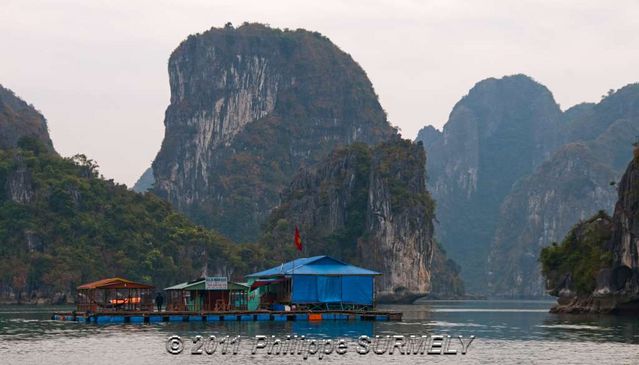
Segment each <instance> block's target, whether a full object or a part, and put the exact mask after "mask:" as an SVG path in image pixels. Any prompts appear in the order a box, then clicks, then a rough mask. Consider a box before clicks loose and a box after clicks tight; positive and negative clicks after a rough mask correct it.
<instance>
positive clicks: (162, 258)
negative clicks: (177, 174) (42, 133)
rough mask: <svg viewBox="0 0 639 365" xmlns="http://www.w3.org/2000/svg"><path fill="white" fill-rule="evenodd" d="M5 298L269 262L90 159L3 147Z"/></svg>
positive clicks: (0, 242)
mask: <svg viewBox="0 0 639 365" xmlns="http://www.w3.org/2000/svg"><path fill="white" fill-rule="evenodd" d="M0 187H4V189H0V257H2V260H0V294H2V296H3V297H4V298H5V299H6V298H14V300H16V301H31V300H33V299H36V298H44V297H48V298H54V297H57V298H59V299H61V298H62V296H64V295H67V294H69V293H72V292H73V289H74V288H75V286H77V285H78V284H80V283H82V282H86V281H90V280H95V279H98V278H101V277H108V276H114V275H121V276H125V277H127V278H131V279H134V280H142V281H146V282H151V283H153V284H155V285H157V286H159V287H162V286H163V285H167V284H170V283H174V282H176V281H180V280H186V279H192V278H193V277H196V276H198V275H200V274H201V273H202V270H203V268H205V267H208V269H209V274H213V272H212V271H213V270H216V271H222V272H219V274H226V275H229V276H233V275H234V274H235V275H237V274H242V273H245V272H247V271H250V270H252V269H254V267H255V263H256V262H262V261H263V257H262V254H261V253H260V250H258V249H257V247H256V246H254V245H235V244H232V243H230V242H229V241H228V240H227V239H225V238H224V237H222V236H220V235H219V234H217V233H215V232H214V231H211V230H208V229H205V228H202V227H199V226H196V225H194V224H192V223H190V222H189V221H188V220H187V218H186V217H184V216H183V215H182V214H180V213H177V212H176V211H175V210H174V209H173V208H172V207H171V206H170V204H169V203H167V202H165V201H163V200H161V199H159V198H158V197H156V196H155V195H153V194H138V193H135V192H132V191H129V190H128V189H127V187H126V186H125V185H119V184H115V183H113V181H111V180H104V179H103V178H101V177H99V175H98V171H97V165H96V164H95V163H94V162H93V161H92V160H89V159H87V158H86V157H85V156H83V155H77V156H74V157H73V158H61V157H59V156H57V155H54V154H52V153H49V152H47V148H45V147H44V146H43V145H42V144H41V143H40V142H39V141H36V140H34V139H22V140H21V142H20V147H19V148H16V149H11V150H0Z"/></svg>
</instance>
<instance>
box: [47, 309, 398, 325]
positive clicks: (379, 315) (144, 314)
mask: <svg viewBox="0 0 639 365" xmlns="http://www.w3.org/2000/svg"><path fill="white" fill-rule="evenodd" d="M51 319H53V320H59V321H76V322H86V323H157V322H220V321H330V320H344V321H401V320H402V313H401V312H390V311H365V312H362V311H348V310H325V311H293V312H284V311H230V312H170V311H169V312H152V311H109V312H95V313H89V314H87V313H81V312H77V313H73V312H60V313H54V314H53V316H51Z"/></svg>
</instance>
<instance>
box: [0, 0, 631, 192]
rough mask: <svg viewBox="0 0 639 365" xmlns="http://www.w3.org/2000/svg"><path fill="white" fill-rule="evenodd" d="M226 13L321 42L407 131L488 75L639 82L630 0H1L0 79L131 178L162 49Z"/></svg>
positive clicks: (142, 160) (566, 88)
mask: <svg viewBox="0 0 639 365" xmlns="http://www.w3.org/2000/svg"><path fill="white" fill-rule="evenodd" d="M229 21H230V22H232V23H233V24H234V25H240V24H241V23H242V22H244V21H249V22H262V23H268V24H270V25H271V26H272V27H281V28H285V27H288V28H293V29H295V28H305V29H308V30H314V31H319V32H321V33H322V34H324V35H326V36H328V37H329V38H330V39H331V40H332V41H333V42H334V43H336V44H337V45H338V46H339V47H340V48H341V49H342V50H344V51H345V52H347V53H350V54H351V55H352V56H353V58H354V59H355V60H356V61H357V62H359V64H360V65H361V66H362V67H363V68H364V70H365V71H366V72H367V73H368V76H369V77H370V79H371V81H372V83H373V85H374V87H375V90H376V92H377V94H378V95H379V96H380V99H381V104H382V106H383V107H384V109H386V111H387V112H388V116H389V119H390V121H391V123H392V124H393V125H395V126H398V127H400V128H401V130H402V134H403V135H404V137H406V138H411V139H413V138H414V137H415V136H416V134H417V131H418V130H419V129H420V128H421V127H423V126H424V125H427V124H433V125H435V126H436V127H438V128H441V126H443V124H444V123H445V122H446V120H447V118H448V114H449V112H450V110H451V108H452V107H453V105H454V104H455V103H456V102H457V101H458V100H459V99H460V98H461V97H462V96H463V95H465V94H466V93H467V92H468V90H469V89H470V88H471V87H472V86H473V85H474V84H475V83H476V82H477V81H479V80H482V79H484V78H487V77H501V76H503V75H509V74H514V73H525V74H528V75H530V76H532V77H534V78H535V79H536V80H538V81H539V82H541V83H543V84H544V85H546V86H547V87H548V88H549V89H550V90H551V91H552V92H553V94H554V96H555V99H556V100H557V102H558V103H559V104H560V105H561V107H562V109H566V108H567V107H570V106H572V105H574V104H576V103H579V102H582V101H598V100H599V99H600V98H601V95H603V94H605V93H606V91H607V90H609V89H618V88H620V87H621V86H623V85H626V84H628V83H632V82H637V81H639V62H638V61H639V2H638V1H622V0H621V1H620V0H615V1H588V0H579V1H556V0H555V1H522V0H518V1H477V0H475V1H450V0H445V1H425V0H415V1H407V0H406V1H401V0H388V1H387V0H377V1H375V0H367V1H329V0H317V1H310V0H309V1H300V0H291V1H269V0H259V1H243V0H230V1H220V0H208V1H204V0H203V1H159V0H149V1H134V0H129V1H90V0H78V1H55V2H54V1H51V2H48V1H25V0H15V1H14V0H0V47H1V48H0V49H1V50H2V52H1V54H0V83H1V84H3V85H4V86H5V87H8V88H10V89H12V90H13V91H15V92H16V93H17V94H18V95H19V96H21V97H22V98H23V99H25V100H26V101H28V102H30V103H33V104H34V105H35V106H36V108H37V109H39V110H40V111H41V112H42V113H43V114H44V116H45V117H46V118H47V119H48V121H49V129H50V132H51V136H52V139H53V143H54V145H55V148H56V149H57V150H58V151H59V152H60V153H61V154H62V155H64V156H70V155H73V154H75V153H85V154H87V155H88V156H89V157H91V158H93V159H95V160H97V161H98V163H99V165H100V167H101V168H100V170H101V172H102V173H103V174H104V175H105V177H107V178H113V179H115V180H116V181H118V182H121V183H126V184H127V185H131V184H132V183H133V182H135V181H136V180H137V178H138V177H139V175H140V174H141V173H142V172H143V171H144V170H145V169H146V168H147V167H148V166H149V165H150V163H151V161H152V160H153V158H154V157H155V154H156V153H157V151H158V149H159V147H160V144H161V142H162V137H163V134H164V125H163V119H164V111H165V109H166V107H167V105H168V102H169V86H168V75H167V70H166V68H167V67H166V66H167V61H168V57H169V55H170V53H171V52H172V51H173V49H175V47H176V46H177V45H178V43H179V42H180V41H181V40H183V39H185V38H186V37H187V36H188V35H189V34H192V33H197V32H202V31H204V30H206V29H209V28H211V27H212V26H216V27H221V26H223V25H224V24H225V23H226V22H229Z"/></svg>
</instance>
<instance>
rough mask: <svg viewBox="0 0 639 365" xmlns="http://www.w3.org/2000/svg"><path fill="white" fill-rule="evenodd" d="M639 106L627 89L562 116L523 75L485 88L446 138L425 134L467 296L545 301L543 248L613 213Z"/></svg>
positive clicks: (445, 233) (477, 90)
mask: <svg viewBox="0 0 639 365" xmlns="http://www.w3.org/2000/svg"><path fill="white" fill-rule="evenodd" d="M638 104H639V95H638V93H637V85H629V86H627V87H625V88H623V89H621V90H619V91H617V92H616V93H613V94H611V95H609V96H607V97H606V98H605V99H603V100H602V102H601V103H599V104H580V105H578V106H575V107H573V108H571V109H569V110H567V111H566V112H564V113H562V112H561V111H560V110H559V108H558V106H557V105H556V103H555V101H554V99H553V98H552V95H551V94H550V92H549V91H548V90H547V89H546V88H545V87H543V86H542V85H540V84H538V83H536V82H535V81H534V80H532V79H531V78H529V77H527V76H523V75H517V76H510V77H504V78H502V79H499V80H496V79H488V80H484V81H482V82H480V83H478V84H477V85H475V87H474V88H473V89H472V90H471V91H470V92H469V95H468V96H466V97H464V98H463V99H462V100H461V101H460V102H459V103H458V104H457V105H456V106H455V108H454V109H453V112H452V113H451V117H450V119H449V121H448V123H447V124H446V125H445V127H444V129H443V132H438V131H436V130H434V129H433V128H432V127H427V128H425V129H423V130H422V132H420V135H419V137H418V138H419V139H421V140H423V141H424V142H425V148H426V149H427V152H428V153H429V159H428V174H429V177H430V179H429V182H428V184H429V187H430V190H431V191H432V194H433V197H434V198H435V200H436V202H437V212H436V213H437V218H438V220H439V222H440V223H441V224H440V226H439V227H437V228H436V232H438V235H439V238H440V240H441V242H442V243H443V245H444V247H445V248H446V250H447V251H448V253H449V255H450V257H451V258H453V259H454V260H455V261H457V262H458V263H459V264H460V265H461V267H462V275H463V278H464V280H465V281H466V284H467V287H468V288H469V291H471V292H480V293H487V294H494V295H507V296H530V295H533V296H536V295H542V294H543V293H544V289H543V283H542V278H541V274H540V267H539V263H538V261H537V258H538V252H539V249H540V248H541V247H544V246H547V245H549V244H550V243H551V242H553V241H558V240H561V238H562V237H563V236H564V235H565V234H566V232H567V231H568V230H569V229H570V227H571V226H572V225H573V224H574V222H575V221H577V220H579V219H584V218H587V217H589V216H591V215H592V214H594V213H595V212H597V211H598V210H600V209H608V210H609V209H611V207H612V205H613V202H614V197H615V189H614V186H611V185H610V182H611V181H615V180H617V179H618V178H619V176H620V174H621V172H622V171H621V170H622V168H623V165H624V164H625V163H626V162H627V156H628V151H629V149H630V148H632V147H631V143H632V140H633V139H634V138H635V137H634V136H635V135H637V134H639V130H638V128H639V119H638V117H637V115H638V114H637V111H638V108H637V105H638ZM624 156H625V157H624ZM486 283H488V285H486Z"/></svg>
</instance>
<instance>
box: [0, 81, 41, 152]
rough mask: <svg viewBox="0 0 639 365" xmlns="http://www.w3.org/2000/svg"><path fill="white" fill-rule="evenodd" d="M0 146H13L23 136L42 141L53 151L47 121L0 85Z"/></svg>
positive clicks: (30, 106)
mask: <svg viewBox="0 0 639 365" xmlns="http://www.w3.org/2000/svg"><path fill="white" fill-rule="evenodd" d="M0 131H1V133H0V148H15V147H16V146H17V145H18V142H19V141H20V139H21V138H23V137H30V138H33V139H36V140H39V141H41V142H42V144H43V145H44V146H45V147H46V148H47V149H49V150H50V151H53V143H51V138H50V137H49V130H48V128H47V121H46V119H44V117H43V116H42V114H40V112H38V111H37V110H36V109H35V108H34V107H33V106H32V105H29V104H27V103H25V102H24V101H23V100H22V99H20V98H19V97H17V96H16V95H15V94H14V93H13V91H11V90H9V89H6V88H4V87H3V86H2V85H0Z"/></svg>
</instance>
